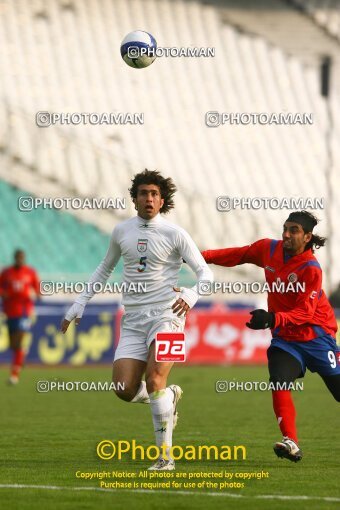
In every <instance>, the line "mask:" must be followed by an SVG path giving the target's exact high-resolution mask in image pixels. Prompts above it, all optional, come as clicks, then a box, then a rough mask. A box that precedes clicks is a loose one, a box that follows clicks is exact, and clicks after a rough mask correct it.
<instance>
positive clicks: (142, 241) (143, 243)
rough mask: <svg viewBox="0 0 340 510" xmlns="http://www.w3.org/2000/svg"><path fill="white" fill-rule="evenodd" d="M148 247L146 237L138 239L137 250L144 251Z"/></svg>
mask: <svg viewBox="0 0 340 510" xmlns="http://www.w3.org/2000/svg"><path fill="white" fill-rule="evenodd" d="M147 248H148V239H138V243H137V250H138V251H139V252H140V253H144V252H145V251H146V250H147Z"/></svg>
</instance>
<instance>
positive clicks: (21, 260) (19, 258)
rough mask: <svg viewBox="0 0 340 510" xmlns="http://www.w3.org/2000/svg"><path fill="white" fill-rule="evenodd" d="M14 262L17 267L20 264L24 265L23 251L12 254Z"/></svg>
mask: <svg viewBox="0 0 340 510" xmlns="http://www.w3.org/2000/svg"><path fill="white" fill-rule="evenodd" d="M14 264H15V265H16V266H17V267H21V266H24V265H25V254H24V252H22V251H19V252H18V253H16V254H15V256H14Z"/></svg>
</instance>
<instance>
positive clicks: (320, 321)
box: [202, 239, 338, 342]
mask: <svg viewBox="0 0 340 510" xmlns="http://www.w3.org/2000/svg"><path fill="white" fill-rule="evenodd" d="M202 255H203V257H204V259H205V260H206V262H208V263H212V264H217V265H219V266H227V267H232V266H237V265H239V264H245V263H250V264H256V265H257V266H259V267H263V268H264V272H265V277H266V281H267V283H268V284H269V286H270V288H271V289H272V288H273V287H274V288H275V285H274V286H273V285H272V284H273V283H274V282H277V283H278V282H287V283H288V282H292V281H294V282H296V281H298V282H300V283H304V292H302V291H299V292H294V291H287V292H279V291H278V292H275V291H274V292H269V293H268V311H269V312H274V313H275V326H274V328H273V329H272V334H273V337H281V338H283V339H284V340H287V341H295V342H307V341H309V340H313V339H314V338H317V337H319V336H323V335H326V334H329V335H331V336H332V337H335V334H336V331H337V329H338V328H337V323H336V319H335V315H334V311H333V308H332V307H331V305H330V304H329V301H328V299H327V297H326V294H325V293H324V291H323V290H322V270H321V267H320V264H319V263H318V261H317V259H316V258H315V257H314V255H313V253H312V250H311V249H309V250H306V251H305V252H303V253H301V254H300V255H294V256H292V257H290V256H289V255H288V254H287V253H286V252H284V250H283V242H282V241H275V240H274V239H261V240H260V241H257V242H255V243H253V244H250V245H248V246H243V247H242V248H224V249H221V250H207V251H204V252H202ZM287 287H289V286H287Z"/></svg>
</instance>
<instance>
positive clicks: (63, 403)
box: [0, 367, 340, 510]
mask: <svg viewBox="0 0 340 510" xmlns="http://www.w3.org/2000/svg"><path fill="white" fill-rule="evenodd" d="M6 377H7V367H6V370H5V369H4V368H2V370H1V379H0V384H1V385H2V389H1V404H0V406H1V416H2V420H1V441H0V444H1V447H0V485H1V488H0V502H1V508H9V509H12V508H20V510H26V509H34V510H36V509H44V510H50V509H51V510H52V509H53V510H54V509H58V508H63V509H70V510H71V509H72V510H75V509H78V508H79V509H89V510H90V509H99V510H101V509H103V510H104V509H105V510H106V509H108V508H112V509H126V508H128V509H131V510H135V509H157V510H158V509H163V508H176V510H179V509H188V508H195V509H196V508H197V509H204V510H206V509H210V508H211V509H216V508H217V509H219V508H221V509H222V508H229V509H246V508H247V509H248V508H252V509H253V508H254V509H261V510H262V509H274V510H275V509H286V508H289V507H294V510H300V509H305V508H308V510H312V509H320V508H322V509H323V508H327V509H328V508H330V509H335V508H337V507H339V502H340V490H339V485H340V479H339V467H340V461H339V458H340V441H339V424H340V420H339V404H337V402H335V400H334V399H333V397H331V395H330V394H329V393H328V391H327V389H326V388H325V386H324V385H323V382H322V381H321V379H320V378H319V377H318V376H317V375H310V374H308V376H307V377H306V378H305V381H304V391H302V392H295V402H296V406H297V411H298V428H299V436H300V447H301V448H302V450H303V452H304V458H303V460H302V461H301V462H300V463H298V464H293V463H291V462H289V461H287V460H279V459H278V458H276V456H275V455H274V453H273V450H272V444H273V442H274V441H276V440H278V439H280V433H279V430H278V427H277V425H276V423H275V418H274V415H273V411H272V407H271V394H270V392H260V391H252V392H246V391H243V392H240V391H237V392H236V391H233V392H227V393H220V394H217V393H216V392H215V382H216V381H217V380H224V379H225V380H229V381H230V380H233V379H235V380H237V381H266V380H267V371H266V368H265V367H263V368H258V367H231V368H228V367H218V368H214V367H175V369H174V370H173V372H172V374H171V380H170V383H176V384H179V385H180V386H181V387H182V388H183V390H184V395H183V398H182V400H181V401H180V406H179V414H180V418H179V423H178V426H177V429H176V431H175V434H174V444H176V445H181V446H183V447H185V446H186V445H189V444H190V445H200V444H201V445H203V444H208V445H217V446H222V445H244V446H245V447H246V451H247V458H246V460H238V461H236V460H233V461H221V460H218V461H212V460H210V461H207V460H203V461H193V462H190V461H185V460H181V461H177V464H176V467H177V470H176V472H187V473H188V474H189V473H190V472H191V473H192V472H211V471H214V472H222V471H223V470H224V471H227V472H232V473H236V472H241V471H242V472H249V473H250V472H261V471H264V472H268V473H269V477H268V478H266V479H261V480H257V479H251V480H249V481H246V482H245V487H244V488H243V489H235V488H233V489H225V490H218V489H208V490H198V489H190V488H186V489H182V490H181V491H180V492H179V493H176V491H175V490H172V489H170V490H167V489H164V490H162V491H157V490H153V491H151V492H148V490H147V489H146V490H145V491H143V490H137V491H134V492H133V490H128V489H121V490H94V489H98V488H99V483H100V481H99V480H98V479H92V480H84V479H79V478H76V472H77V471H81V472H102V471H105V472H110V471H129V472H135V473H139V472H141V471H143V470H144V469H146V468H147V467H149V466H150V464H151V463H150V461H148V460H146V461H142V460H138V461H131V460H130V459H129V458H124V459H123V460H121V461H116V460H110V461H104V460H101V459H99V458H98V457H97V454H96V445H97V444H98V443H99V442H100V441H102V440H104V439H109V440H111V441H117V440H119V439H120V440H127V441H128V440H132V439H135V440H136V441H137V442H138V444H141V445H143V446H144V447H147V446H148V445H151V444H154V438H153V432H152V426H151V413H150V409H149V406H148V405H142V404H127V403H124V402H122V401H119V400H118V399H117V398H116V397H115V396H114V395H113V394H111V393H110V392H105V391H102V392H94V391H93V392H86V393H85V392H80V391H73V392H67V391H63V392H57V391H53V392H49V393H38V392H37V391H36V383H37V381H39V380H49V381H53V380H54V379H55V378H58V379H59V381H60V382H62V381H64V382H66V381H109V380H110V377H111V374H110V367H101V368H80V369H79V368H78V369H68V368H53V369H43V368H27V369H26V370H25V371H24V372H23V375H22V379H21V382H20V384H19V385H18V386H17V387H8V386H6V385H5V381H6ZM125 481H126V480H125ZM160 481H165V480H160ZM187 481H188V480H187ZM213 481H214V480H213ZM239 481H242V480H239ZM196 483H197V480H196ZM16 484H17V485H28V486H40V488H27V487H25V488H19V487H8V488H5V487H4V485H16ZM51 487H54V489H52V488H51ZM77 488H82V489H84V490H76V489H77ZM280 495H281V496H283V497H287V498H288V499H287V500H285V499H278V497H277V496H280ZM273 496H275V497H273ZM303 497H305V498H303ZM327 498H329V499H327ZM332 498H333V499H332Z"/></svg>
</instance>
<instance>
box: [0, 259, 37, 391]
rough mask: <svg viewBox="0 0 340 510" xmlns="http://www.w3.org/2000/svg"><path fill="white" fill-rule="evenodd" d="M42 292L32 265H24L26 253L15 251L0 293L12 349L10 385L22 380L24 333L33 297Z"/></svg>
mask: <svg viewBox="0 0 340 510" xmlns="http://www.w3.org/2000/svg"><path fill="white" fill-rule="evenodd" d="M32 294H34V295H35V296H39V295H40V289H39V278H38V276H37V273H36V272H35V270H34V269H32V268H31V267H28V266H26V265H25V253H24V251H23V250H16V251H15V253H14V265H13V266H10V267H7V268H5V269H3V271H2V272H1V274H0V296H1V297H2V307H3V311H4V313H5V314H6V316H7V325H8V331H9V341H10V348H11V349H12V350H13V361H12V366H11V375H10V378H9V381H8V382H9V383H10V384H17V383H18V382H19V373H20V370H21V368H22V365H23V362H24V359H25V352H24V349H23V347H22V343H23V338H24V336H25V333H26V332H27V331H29V329H30V326H31V320H30V316H31V315H32V312H33V306H34V305H33V296H32Z"/></svg>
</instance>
